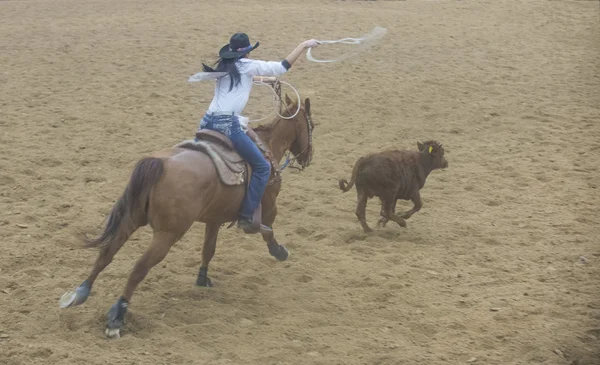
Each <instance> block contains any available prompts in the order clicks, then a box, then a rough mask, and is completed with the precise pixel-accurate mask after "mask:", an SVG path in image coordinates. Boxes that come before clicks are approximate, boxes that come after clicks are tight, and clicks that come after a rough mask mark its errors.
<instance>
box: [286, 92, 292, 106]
mask: <svg viewBox="0 0 600 365" xmlns="http://www.w3.org/2000/svg"><path fill="white" fill-rule="evenodd" d="M285 103H286V104H287V105H292V99H290V97H289V96H288V94H285Z"/></svg>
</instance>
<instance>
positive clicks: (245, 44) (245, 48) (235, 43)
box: [219, 33, 260, 58]
mask: <svg viewBox="0 0 600 365" xmlns="http://www.w3.org/2000/svg"><path fill="white" fill-rule="evenodd" d="M259 44H260V43H259V42H256V44H255V45H254V46H252V45H250V39H249V38H248V35H247V34H246V33H235V34H234V35H232V36H231V39H230V40H229V44H226V45H224V46H223V47H222V48H221V50H220V51H219V56H220V57H221V58H238V57H242V56H244V55H246V54H248V53H249V52H251V51H253V50H255V49H256V48H257V47H258V45H259Z"/></svg>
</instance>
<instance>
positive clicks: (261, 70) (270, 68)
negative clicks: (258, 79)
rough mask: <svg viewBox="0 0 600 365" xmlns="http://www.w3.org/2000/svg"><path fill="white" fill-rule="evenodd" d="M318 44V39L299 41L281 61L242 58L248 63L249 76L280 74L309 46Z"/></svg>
mask: <svg viewBox="0 0 600 365" xmlns="http://www.w3.org/2000/svg"><path fill="white" fill-rule="evenodd" d="M318 44H319V42H318V41H316V40H314V39H311V40H308V41H304V42H302V43H300V44H299V45H298V46H297V47H296V49H294V50H293V51H292V53H290V54H289V55H288V56H287V57H286V58H285V59H284V60H283V61H281V62H277V61H260V60H253V59H242V60H241V61H243V62H244V63H247V64H248V67H249V69H248V71H247V72H248V74H250V75H251V76H275V77H277V76H281V75H283V74H284V73H286V72H287V71H288V70H289V69H290V67H292V65H293V64H294V62H296V60H297V59H298V57H300V55H301V54H302V53H303V52H304V51H306V50H307V49H309V48H311V47H316V46H317V45H318Z"/></svg>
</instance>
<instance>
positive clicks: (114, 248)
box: [60, 232, 133, 308]
mask: <svg viewBox="0 0 600 365" xmlns="http://www.w3.org/2000/svg"><path fill="white" fill-rule="evenodd" d="M132 233H133V232H132ZM132 233H130V234H128V235H126V236H125V237H120V238H118V239H116V240H114V241H112V242H109V243H108V244H106V245H104V246H102V247H101V248H100V251H99V252H98V257H97V258H96V262H95V263H94V267H93V268H92V271H91V273H90V275H89V276H88V277H87V279H85V280H84V281H83V283H81V285H79V286H78V287H77V289H75V290H73V291H69V292H66V293H65V294H63V296H62V297H61V299H60V307H61V308H66V307H73V306H76V305H80V304H83V303H84V302H85V301H86V300H87V298H88V296H89V295H90V292H91V290H92V286H93V285H94V281H96V278H97V277H98V275H99V274H100V273H101V272H102V270H104V269H105V268H106V267H107V266H108V265H109V264H110V263H111V262H112V260H113V258H114V257H115V255H116V254H117V252H119V250H120V249H121V247H123V244H125V242H127V240H128V239H129V237H130V236H131V234H132Z"/></svg>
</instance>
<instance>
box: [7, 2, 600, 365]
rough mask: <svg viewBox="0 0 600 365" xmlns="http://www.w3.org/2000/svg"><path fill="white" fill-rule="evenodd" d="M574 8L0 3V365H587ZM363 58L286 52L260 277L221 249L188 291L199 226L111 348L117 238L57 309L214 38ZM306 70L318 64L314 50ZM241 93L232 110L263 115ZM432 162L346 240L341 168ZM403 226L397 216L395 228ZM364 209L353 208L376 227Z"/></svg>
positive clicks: (244, 260)
mask: <svg viewBox="0 0 600 365" xmlns="http://www.w3.org/2000/svg"><path fill="white" fill-rule="evenodd" d="M599 13H600V6H599V4H598V2H597V1H533V0H531V1H498V0H494V1H477V2H475V1H455V2H450V1H369V2H362V1H325V0H322V1H314V0H303V1H267V0H243V1H241V0H239V1H226V2H225V1H221V2H213V1H190V0H183V1H177V2H166V1H158V0H140V1H122V0H119V1H115V0H108V1H107V0H102V1H100V0H90V1H75V0H55V1H0V34H1V35H2V37H0V65H1V66H2V67H1V70H0V129H1V131H2V133H1V135H0V138H1V140H0V238H1V247H2V249H1V252H2V254H1V255H0V363H1V364H6V365H18V364H69V365H73V364H105V363H111V364H219V365H225V364H327V365H329V364H344V365H346V364H347V365H350V364H427V365H437V364H468V363H471V364H502V365H508V364H547V365H554V364H556V365H560V364H579V365H584V364H585V365H591V364H600V247H598V241H597V240H598V237H599V236H600V228H599V226H598V218H599V214H598V203H599V202H600V200H599V196H598V184H599V180H598V178H599V170H598V168H599V162H600V159H599V158H598V152H599V148H600V126H599V123H600V109H599V107H600V102H599V97H598V93H599V91H600V78H599V75H600V66H599V65H600V59H599V57H600V56H599V55H600V52H599V46H600V43H599V41H600V33H599V31H600V27H599ZM377 25H379V26H381V27H385V28H387V29H388V33H387V35H386V37H385V39H384V40H383V41H382V42H381V43H380V44H378V45H377V46H376V47H375V48H372V49H370V50H369V51H367V52H365V53H363V54H361V56H360V57H356V58H353V59H350V60H348V61H346V62H342V63H334V64H316V63H311V62H308V61H307V60H306V59H305V58H304V57H302V58H301V60H300V61H299V62H298V63H297V65H295V66H294V68H293V69H292V70H291V71H290V73H289V74H287V75H286V76H285V77H284V78H283V79H284V80H286V81H288V82H291V83H292V84H293V85H294V86H296V87H297V88H298V89H299V91H300V92H301V93H302V95H303V96H305V97H306V96H308V97H310V98H311V100H312V106H313V114H314V119H315V123H317V129H316V130H315V136H314V143H315V155H314V164H313V165H312V166H311V167H309V168H308V169H307V170H306V171H304V172H302V173H299V172H297V171H295V170H286V171H285V173H284V187H283V191H282V193H281V195H280V200H279V208H280V210H279V217H278V220H277V222H276V226H275V229H276V232H277V235H278V237H279V239H280V242H281V243H283V244H285V245H287V246H288V248H290V250H291V253H292V255H291V257H290V260H288V261H287V262H285V263H278V262H276V261H275V260H274V259H273V258H272V257H271V256H270V255H269V254H268V252H267V249H266V247H265V245H264V243H263V242H262V240H261V239H260V238H259V237H257V236H250V237H245V236H243V235H242V234H239V233H237V232H236V231H235V230H234V229H231V230H223V231H222V233H221V236H220V241H219V243H218V246H217V254H216V256H215V259H214V260H213V261H212V264H211V271H210V273H211V275H212V278H213V279H214V280H215V282H216V284H217V286H216V287H214V288H211V289H206V288H197V287H195V286H194V281H195V279H196V274H197V270H198V268H199V265H200V257H201V256H200V248H201V242H202V237H203V233H204V231H203V226H201V225H200V224H198V225H195V226H194V227H192V230H191V231H190V232H189V233H188V234H187V235H186V236H185V237H184V238H183V239H182V240H181V241H180V242H179V243H178V244H177V245H176V246H175V247H174V248H173V249H172V251H171V252H170V254H169V255H168V256H167V258H166V259H165V260H164V262H163V263H161V264H160V265H159V266H157V267H156V268H155V269H154V270H152V271H151V272H150V273H149V274H148V276H147V278H146V280H145V281H144V282H143V284H142V285H140V287H139V288H138V291H137V292H136V295H135V296H134V298H133V300H132V302H131V307H130V312H129V316H128V323H127V326H126V329H125V331H124V337H122V338H121V339H119V340H115V341H109V340H107V339H105V337H104V334H103V326H104V318H105V314H106V312H107V310H108V308H109V307H110V305H112V304H113V303H114V301H115V300H116V298H117V296H118V295H120V293H121V291H122V289H123V287H124V285H125V282H126V279H127V275H128V274H129V272H130V270H131V268H132V267H133V264H134V263H135V261H136V260H137V259H138V257H139V256H140V255H141V254H142V253H143V252H144V250H145V248H146V247H147V245H148V243H149V240H148V239H149V237H150V236H149V232H150V231H149V229H147V228H146V229H142V230H141V231H139V232H138V233H136V235H135V236H134V237H133V239H132V240H131V241H130V242H129V243H128V244H127V245H126V246H125V247H124V248H123V249H122V250H121V251H120V252H119V254H118V255H117V257H116V259H115V261H114V262H113V263H112V265H111V266H109V267H108V268H107V269H106V270H105V271H104V272H103V273H102V274H101V275H100V277H99V279H98V281H97V282H96V284H95V286H94V289H93V292H92V296H91V297H90V298H89V300H88V301H87V302H86V303H85V304H84V305H82V306H80V307H76V308H71V309H68V310H62V309H59V307H58V299H59V298H60V296H61V295H62V294H63V293H64V292H65V291H67V290H71V289H73V288H74V287H75V286H76V285H78V284H79V283H80V282H81V281H82V280H83V279H84V278H85V277H86V276H87V274H88V272H89V270H90V269H91V265H92V263H93V261H94V259H95V257H96V251H95V250H83V249H81V248H80V242H79V241H77V239H76V234H77V233H78V232H80V231H88V232H92V233H97V232H98V231H99V230H100V229H101V227H102V224H103V220H104V219H105V217H106V214H107V213H108V212H109V210H110V208H111V206H112V204H113V202H114V201H115V200H116V199H117V198H118V197H119V195H120V194H121V192H122V190H123V188H124V186H125V184H126V182H127V179H128V177H129V173H130V171H131V168H132V167H133V165H134V163H135V162H136V161H137V160H138V159H139V158H141V157H143V156H144V155H145V154H146V153H149V152H151V151H154V150H156V149H160V148H163V147H165V146H170V145H173V144H175V143H177V142H179V141H181V140H183V139H187V138H190V137H191V136H192V135H193V133H194V132H195V128H196V126H197V123H198V120H199V118H200V117H201V115H202V113H203V111H204V110H205V108H206V107H207V106H208V103H209V101H210V99H211V97H212V94H211V91H212V85H211V84H210V83H196V84H190V83H188V82H187V77H188V76H190V75H191V74H193V73H195V72H198V71H200V67H201V62H211V61H212V60H214V55H215V53H216V51H217V50H218V49H219V48H220V47H221V46H222V45H223V44H224V43H226V41H227V40H228V38H229V36H230V34H231V33H232V32H235V31H240V30H241V31H246V32H248V33H249V34H250V36H251V39H252V40H253V41H254V40H259V41H260V42H261V47H260V48H259V49H258V50H257V51H256V52H254V54H253V56H254V57H257V58H263V59H273V60H279V59H281V58H283V57H285V56H286V55H287V54H288V53H289V51H291V50H292V48H293V47H295V46H296V44H297V43H299V42H300V41H303V40H305V39H309V38H317V39H339V38H344V37H352V36H360V35H362V34H365V33H367V32H369V31H370V30H371V29H372V28H373V27H375V26H377ZM314 54H315V56H322V57H326V56H332V55H334V54H333V53H332V49H331V48H327V47H325V46H323V47H321V48H319V49H317V50H315V52H314ZM270 102H271V100H270V99H269V91H268V89H265V88H260V87H257V88H256V92H255V93H254V94H253V95H252V97H251V101H250V104H249V107H248V115H249V116H250V117H252V118H259V117H261V116H264V115H265V114H266V113H268V112H269V109H268V108H269V105H270ZM429 138H435V139H437V140H439V141H441V142H443V143H444V145H445V146H446V149H447V158H448V161H449V163H450V167H449V168H448V169H447V170H446V171H435V172H434V173H432V174H431V176H430V177H429V178H428V181H427V185H426V186H425V188H424V190H423V191H422V197H423V201H424V208H423V210H422V211H421V212H419V213H418V214H416V215H415V216H414V217H413V218H411V219H410V220H409V222H408V227H407V228H406V229H401V228H400V227H398V226H396V225H393V224H390V225H388V227H387V228H382V229H378V230H376V231H375V232H374V233H373V234H370V235H365V234H363V233H362V231H361V229H360V225H359V224H358V222H357V220H356V218H355V216H354V207H355V201H356V196H355V193H354V190H353V191H352V192H351V193H347V194H342V193H341V192H340V191H339V190H338V188H337V179H339V178H348V177H349V175H350V171H351V168H352V165H353V163H354V161H355V160H356V159H357V158H358V157H360V156H361V155H363V154H365V153H368V152H372V151H377V150H381V149H384V148H393V147H398V148H416V142H417V141H418V140H425V139H429ZM408 206H410V205H409V204H407V203H404V202H402V203H400V204H399V208H398V209H399V210H400V209H404V208H405V207H408ZM378 212H379V203H378V201H377V200H372V201H370V203H369V206H368V220H369V223H370V224H371V225H375V222H376V220H377V215H378Z"/></svg>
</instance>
